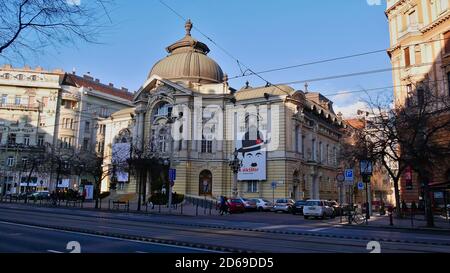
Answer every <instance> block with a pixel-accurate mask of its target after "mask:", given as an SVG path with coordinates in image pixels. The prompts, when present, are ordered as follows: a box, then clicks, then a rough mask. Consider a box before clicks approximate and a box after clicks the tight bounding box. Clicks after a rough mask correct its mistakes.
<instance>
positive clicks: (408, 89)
mask: <svg viewBox="0 0 450 273" xmlns="http://www.w3.org/2000/svg"><path fill="white" fill-rule="evenodd" d="M412 91H413V87H412V84H408V85H406V105H407V106H412V101H411V96H412Z"/></svg>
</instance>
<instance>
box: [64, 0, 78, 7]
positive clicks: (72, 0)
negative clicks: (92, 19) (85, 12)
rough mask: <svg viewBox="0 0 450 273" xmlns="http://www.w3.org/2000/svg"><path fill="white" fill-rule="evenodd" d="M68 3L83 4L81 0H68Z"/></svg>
mask: <svg viewBox="0 0 450 273" xmlns="http://www.w3.org/2000/svg"><path fill="white" fill-rule="evenodd" d="M66 1H67V4H69V5H71V6H79V5H81V0H66Z"/></svg>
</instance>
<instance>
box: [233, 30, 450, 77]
mask: <svg viewBox="0 0 450 273" xmlns="http://www.w3.org/2000/svg"><path fill="white" fill-rule="evenodd" d="M449 39H450V38H442V39H433V40H429V41H424V42H420V43H414V44H411V45H408V46H404V47H409V46H412V45H420V44H427V43H434V42H439V41H444V40H449ZM387 50H388V49H380V50H373V51H368V52H362V53H358V54H352V55H347V56H341V57H334V58H330V59H323V60H318V61H311V62H307V63H302V64H297V65H290V66H284V67H278V68H273V69H267V70H263V71H259V72H257V73H258V74H265V73H271V72H277V71H282V70H288V69H292V68H298V67H304V66H310V65H316V64H322V63H328V62H334V61H339V60H345V59H351V58H356V57H361V56H366V55H372V54H376V53H381V52H386V51H387ZM241 72H242V70H241ZM254 75H255V74H252V73H250V74H245V72H243V73H242V75H236V76H233V77H230V78H229V79H230V80H233V79H238V78H242V77H250V76H254Z"/></svg>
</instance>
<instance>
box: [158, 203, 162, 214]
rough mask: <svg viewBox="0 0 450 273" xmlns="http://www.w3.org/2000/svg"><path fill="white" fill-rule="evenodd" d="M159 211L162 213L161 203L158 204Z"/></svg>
mask: <svg viewBox="0 0 450 273" xmlns="http://www.w3.org/2000/svg"><path fill="white" fill-rule="evenodd" d="M158 212H159V213H161V204H158Z"/></svg>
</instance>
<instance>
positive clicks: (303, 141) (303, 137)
mask: <svg viewBox="0 0 450 273" xmlns="http://www.w3.org/2000/svg"><path fill="white" fill-rule="evenodd" d="M302 157H303V158H305V136H302Z"/></svg>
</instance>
